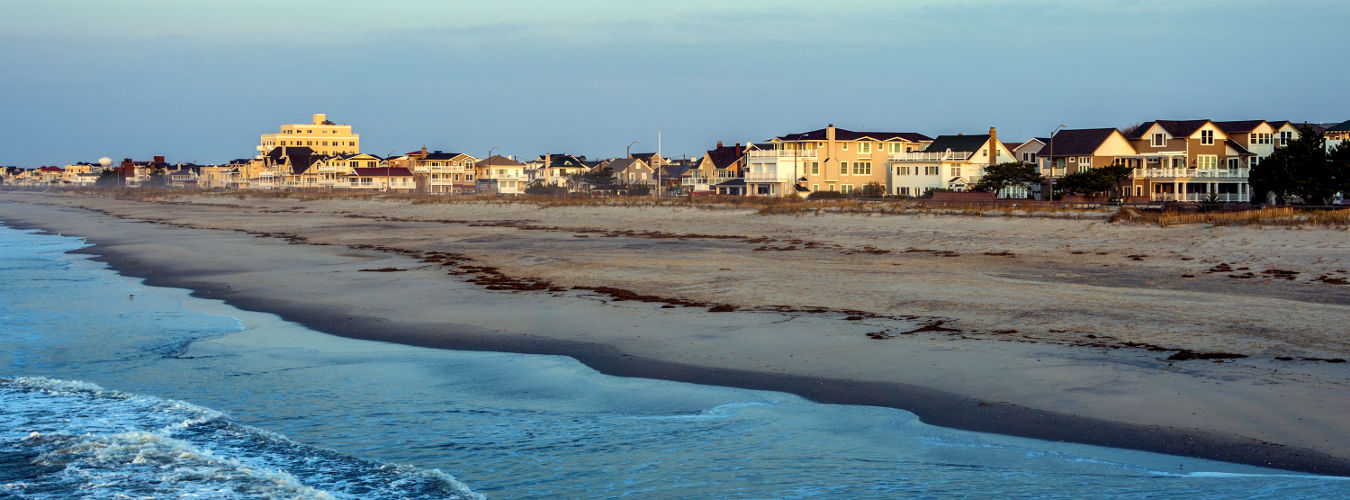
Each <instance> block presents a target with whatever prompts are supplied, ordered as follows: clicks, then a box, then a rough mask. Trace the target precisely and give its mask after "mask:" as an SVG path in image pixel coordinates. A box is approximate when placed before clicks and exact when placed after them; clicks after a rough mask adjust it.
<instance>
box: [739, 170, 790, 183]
mask: <svg viewBox="0 0 1350 500" xmlns="http://www.w3.org/2000/svg"><path fill="white" fill-rule="evenodd" d="M793 180H794V179H793V177H792V174H790V173H788V172H782V173H778V172H749V173H746V174H745V182H793Z"/></svg>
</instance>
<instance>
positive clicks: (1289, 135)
mask: <svg viewBox="0 0 1350 500" xmlns="http://www.w3.org/2000/svg"><path fill="white" fill-rule="evenodd" d="M1292 140H1294V133H1293V132H1289V131H1284V132H1280V145H1281V146H1288V145H1289V141H1292Z"/></svg>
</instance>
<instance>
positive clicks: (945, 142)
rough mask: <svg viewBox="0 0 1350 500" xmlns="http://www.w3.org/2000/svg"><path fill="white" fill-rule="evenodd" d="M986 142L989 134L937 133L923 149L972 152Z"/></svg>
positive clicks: (929, 150) (928, 150)
mask: <svg viewBox="0 0 1350 500" xmlns="http://www.w3.org/2000/svg"><path fill="white" fill-rule="evenodd" d="M986 142H989V134H981V135H939V136H937V139H933V143H932V144H929V145H928V147H927V148H924V151H927V152H937V153H941V152H943V151H947V150H949V149H950V150H951V151H952V152H966V153H974V152H976V151H979V150H980V148H982V147H984V143H986Z"/></svg>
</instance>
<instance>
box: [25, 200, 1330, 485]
mask: <svg viewBox="0 0 1350 500" xmlns="http://www.w3.org/2000/svg"><path fill="white" fill-rule="evenodd" d="M35 208H37V207H35ZM37 209H38V210H47V211H49V212H50V211H53V210H55V211H61V210H63V209H62V208H59V207H40V208H37ZM64 210H73V209H64ZM66 215H68V216H73V217H75V218H85V219H105V220H95V221H94V222H93V224H92V225H89V224H88V221H86V225H85V226H84V227H79V226H80V224H76V223H73V222H72V221H66V223H65V224H62V223H60V222H55V221H52V220H47V221H36V220H32V217H31V216H30V217H29V218H27V219H25V218H24V217H22V216H12V215H10V216H5V217H3V219H4V221H5V222H6V224H7V225H10V226H12V227H16V228H25V229H43V230H46V231H49V232H60V233H63V234H66V235H70V234H80V235H81V236H84V237H86V238H87V241H88V242H90V243H91V244H93V245H94V246H91V247H88V248H85V249H81V250H77V251H76V252H79V253H86V254H93V255H97V257H95V258H94V260H97V261H101V262H105V263H107V264H109V265H110V266H111V267H112V268H113V269H114V270H116V271H117V272H119V273H120V274H123V275H127V276H132V277H137V278H142V279H144V280H145V283H146V284H147V285H151V286H170V287H176V288H185V289H188V290H191V294H192V295H193V296H197V297H204V298H212V299H220V300H223V301H225V302H226V303H228V304H230V305H232V306H235V307H239V308H240V309H245V310H251V311H261V312H269V313H273V314H277V315H278V316H280V317H282V318H283V319H286V320H288V321H294V322H296V323H299V324H302V325H304V326H306V327H308V328H311V329H313V330H316V331H320V332H324V333H329V334H334V335H339V336H343V337H350V338H358V339H364V340H375V341H387V342H395V343H401V344H408V345H416V346H421V347H431V348H443V349H459V350H485V351H506V352H518V353H527V354H553V355H565V356H570V357H573V358H576V359H578V360H579V361H581V362H582V363H584V364H586V365H587V366H590V367H591V368H594V369H596V370H597V371H600V372H601V373H605V374H609V375H618V376H633V377H645V378H657V379H665V380H675V381H682V382H691V383H699V384H708V385H721V386H731V387H741V388H747V389H764V390H775V391H781V392H788V393H792V394H796V395H799V396H803V397H806V398H808V399H811V400H813V401H818V402H822V403H835V404H863V405H874V406H884V407H891V408H898V409H902V410H906V411H910V412H913V413H915V414H917V415H918V416H919V417H920V418H921V419H922V420H923V421H924V422H926V423H930V424H933V425H940V426H944V427H952V428H958V429H964V430H974V431H981V432H992V433H999V434H1009V435H1015V436H1022V437H1032V438H1039V439H1047V440H1057V441H1070V442H1077V443H1084V444H1095V445H1103V446H1111V447H1117V448H1128V449H1137V450H1144V451H1154V452H1161V453H1169V454H1175V455H1184V456H1191V457H1197V458H1206V459H1215V460H1222V461H1228V462H1234V463H1242V464H1248V465H1258V466H1264V467H1274V468H1280V469H1286V470H1294V471H1300V472H1309V473H1316V474H1326V475H1350V459H1347V458H1346V457H1342V456H1334V455H1330V454H1327V453H1324V452H1320V451H1317V450H1314V449H1311V448H1301V447H1298V446H1290V445H1286V444H1280V443H1276V442H1271V441H1267V440H1261V439H1252V438H1247V437H1242V436H1240V435H1235V434H1231V433H1223V432H1211V431H1201V430H1193V429H1186V428H1177V427H1168V426H1158V425H1147V424H1139V423H1128V422H1123V421H1109V420H1106V419H1100V418H1094V417H1090V416H1083V415H1077V414H1074V413H1072V412H1065V411H1053V410H1040V409H1035V408H1032V407H1029V406H1024V405H1019V404H1015V403H1012V402H1007V401H998V400H988V399H987V398H981V397H972V396H967V395H961V394H958V393H955V392H951V391H946V390H941V389H937V388H930V387H925V386H921V385H915V384H908V383H904V382H900V381H895V380H890V381H878V380H868V379H866V378H859V377H853V378H849V377H824V376H820V375H802V374H797V373H789V372H779V373H771V372H768V371H765V370H753V369H744V368H736V367H728V366H711V365H708V364H697V363H688V362H676V361H673V360H671V359H662V358H660V357H657V356H647V355H644V353H641V352H637V353H634V352H632V351H631V350H628V349H626V346H622V345H615V344H613V343H606V342H603V341H598V342H597V341H588V340H584V339H566V338H550V337H545V336H534V335H510V336H504V335H502V334H501V332H494V331H491V330H490V329H485V328H482V327H480V326H475V325H471V324H453V330H450V331H448V330H447V323H446V322H443V321H417V318H412V319H405V320H401V321H394V320H391V319H390V318H388V317H380V316H376V315H363V314H361V313H360V312H356V313H352V314H346V313H342V312H341V307H340V305H334V304H324V303H321V302H316V301H313V300H311V301H305V300H298V299H296V300H280V299H278V297H277V295H276V294H272V295H271V296H264V294H260V293H255V292H257V291H258V286H259V284H258V283H252V284H249V283H246V280H243V279H241V278H240V277H239V276H232V275H230V273H229V271H230V270H229V269H218V270H216V271H218V273H212V272H204V271H203V270H202V269H200V268H193V267H192V266H179V267H174V266H173V265H171V264H166V263H165V262H164V261H158V262H157V261H155V260H154V259H148V258H147V255H146V254H145V252H144V248H143V247H140V248H138V245H137V244H133V243H130V242H129V241H128V240H135V239H136V236H138V235H132V234H129V233H127V232H126V231H118V230H117V229H116V228H113V227H110V225H109V224H107V223H108V222H110V220H106V219H111V221H117V220H118V219H114V218H113V216H112V215H105V214H95V213H92V212H87V211H86V212H85V213H84V214H71V213H67V214H66ZM122 221H126V220H125V219H123V220H122ZM133 224H136V225H139V226H140V227H142V228H154V229H155V231H149V232H156V231H160V230H162V231H167V233H160V234H173V235H175V237H176V238H184V237H187V235H195V237H196V238H198V239H203V240H211V241H199V242H195V243H193V242H189V243H187V244H189V245H190V246H191V245H195V246H194V248H199V249H200V248H208V247H210V246H212V245H213V244H217V243H221V242H224V241H226V240H228V241H229V244H230V245H234V246H235V247H237V248H234V249H236V250H237V249H239V248H251V247H252V246H258V245H264V246H266V247H267V248H266V249H265V251H266V252H272V253H283V254H287V255H288V256H290V254H301V253H302V254H306V256H305V258H314V259H319V260H324V259H328V261H333V262H336V261H338V260H341V259H343V258H347V259H350V258H351V253H352V252H351V251H350V249H344V247H338V246H327V245H312V244H305V243H299V242H294V241H292V242H287V243H282V242H277V241H275V240H273V241H265V240H264V239H263V238H259V237H257V236H254V235H246V234H240V233H238V232H228V233H227V232H225V231H210V230H202V229H185V228H174V227H167V226H165V225H162V224H143V225H142V224H140V223H134V222H133ZM101 227H106V228H107V229H105V230H103V233H104V234H86V233H99V232H100V228H101ZM139 236H144V235H139ZM188 239H192V238H191V237H189V238H188ZM143 245H148V246H149V247H152V248H153V247H154V245H155V243H153V242H152V243H145V244H143ZM286 250H289V253H288V252H287V251H286ZM259 252H260V255H261V254H262V253H265V252H263V250H259ZM316 252H317V253H316ZM342 253H346V254H348V255H347V257H342V256H341V255H337V254H342ZM358 253H362V254H363V255H362V256H361V257H360V258H362V259H367V260H363V261H362V262H367V263H369V259H370V258H371V257H370V255H367V254H370V253H378V252H372V251H370V250H361V251H360V252H358ZM269 255H271V254H269ZM374 258H376V259H378V258H380V257H379V256H375V257H374ZM384 258H385V259H386V260H390V259H392V260H394V261H395V263H396V264H398V265H400V266H410V264H415V261H414V260H413V259H411V258H408V257H403V256H393V257H384ZM168 262H169V263H172V262H174V260H173V259H172V258H171V259H168ZM357 267H361V264H357ZM367 267H369V266H367ZM364 274H367V275H374V274H384V275H386V276H381V277H377V278H372V279H377V280H378V279H382V280H384V281H385V282H386V286H390V285H392V286H397V282H398V281H400V279H393V278H390V277H389V276H388V275H389V274H399V275H401V274H403V273H364ZM437 274H442V275H443V273H437ZM400 278H401V276H400ZM441 279H445V278H441ZM451 279H453V280H461V281H462V280H463V278H462V277H455V278H451ZM320 282H322V281H320ZM475 286H477V285H475ZM652 307H656V306H652ZM335 309H336V310H337V311H338V314H335ZM685 312H686V313H687V314H705V315H706V314H707V313H694V312H692V311H685ZM520 333H524V332H520ZM975 342H985V343H988V342H990V341H975ZM963 346H964V344H963ZM1066 349H1067V348H1066ZM976 359H978V358H976Z"/></svg>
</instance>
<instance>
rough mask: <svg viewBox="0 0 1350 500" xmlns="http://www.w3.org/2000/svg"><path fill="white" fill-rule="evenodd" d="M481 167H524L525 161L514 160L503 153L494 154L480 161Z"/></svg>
mask: <svg viewBox="0 0 1350 500" xmlns="http://www.w3.org/2000/svg"><path fill="white" fill-rule="evenodd" d="M478 166H480V167H523V166H525V164H524V163H521V162H518V161H515V160H512V159H510V158H507V157H505V156H502V155H492V156H490V157H488V158H484V159H482V160H479V161H478Z"/></svg>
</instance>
